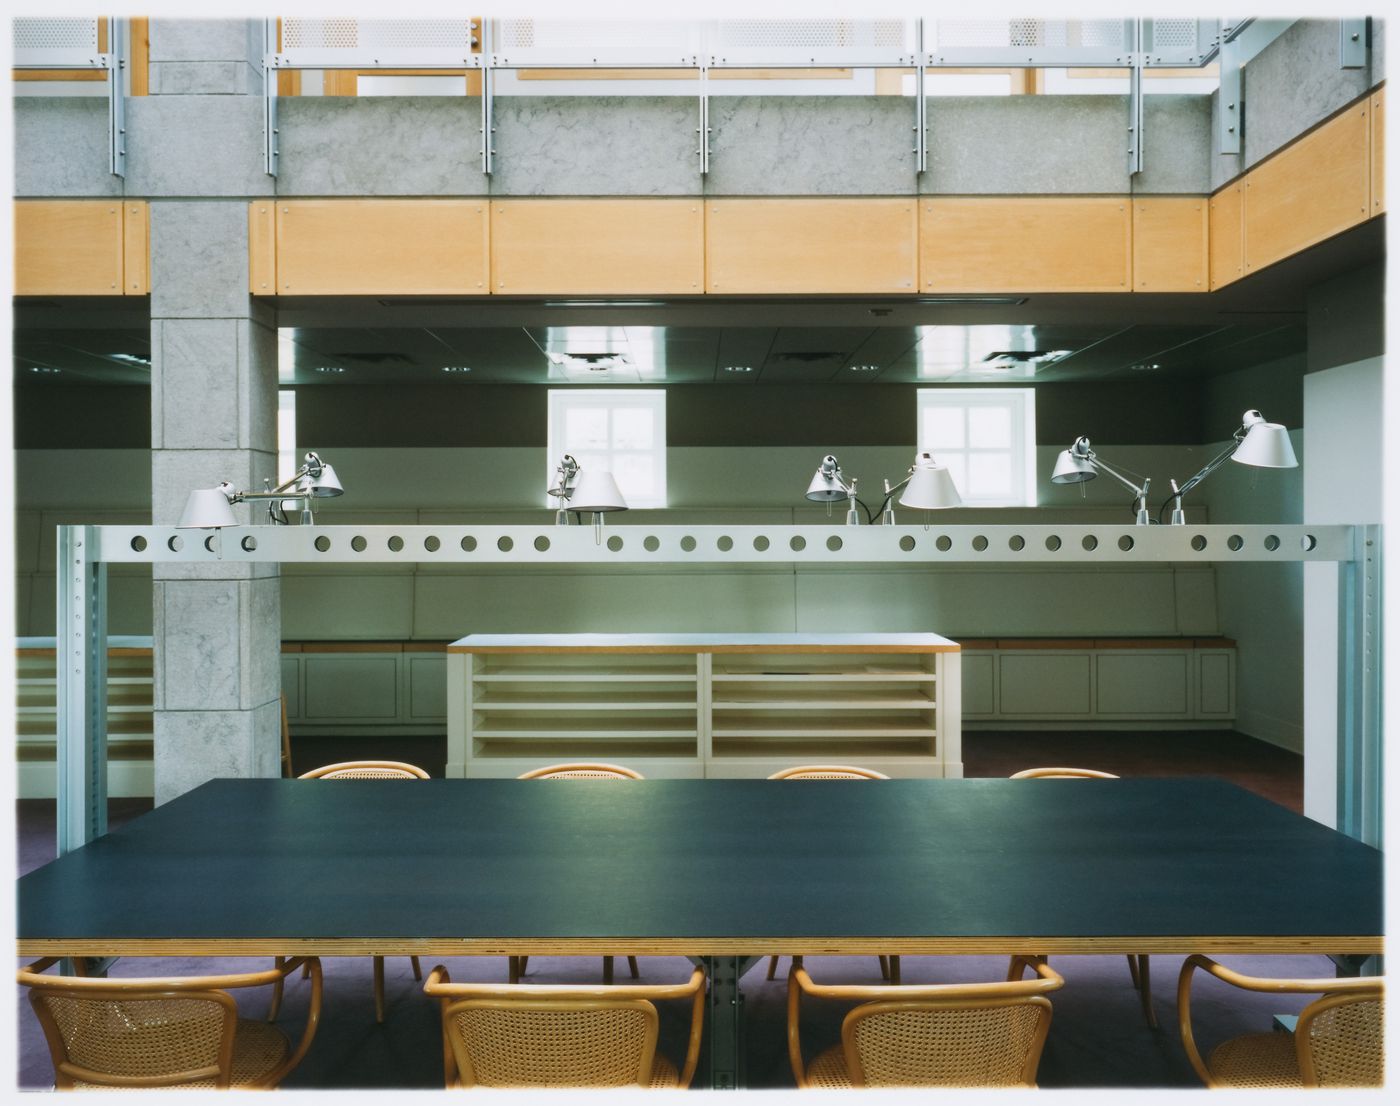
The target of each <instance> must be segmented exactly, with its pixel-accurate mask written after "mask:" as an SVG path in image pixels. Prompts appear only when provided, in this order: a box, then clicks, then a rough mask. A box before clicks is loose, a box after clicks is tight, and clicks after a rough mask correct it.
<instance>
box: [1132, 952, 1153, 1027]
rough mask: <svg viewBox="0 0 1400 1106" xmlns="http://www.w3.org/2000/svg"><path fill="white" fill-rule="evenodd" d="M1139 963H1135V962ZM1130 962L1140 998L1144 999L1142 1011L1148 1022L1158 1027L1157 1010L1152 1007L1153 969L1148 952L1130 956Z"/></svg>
mask: <svg viewBox="0 0 1400 1106" xmlns="http://www.w3.org/2000/svg"><path fill="white" fill-rule="evenodd" d="M1134 961H1136V962H1137V963H1136V964H1134V963H1133V962H1134ZM1128 964H1129V966H1130V967H1132V969H1133V983H1134V984H1136V986H1137V989H1138V998H1140V999H1141V1000H1142V1013H1143V1016H1144V1017H1145V1018H1146V1019H1147V1024H1148V1025H1149V1026H1150V1027H1151V1028H1153V1029H1156V1028H1157V1011H1155V1010H1154V1009H1152V974H1151V972H1152V969H1151V968H1150V967H1149V966H1148V964H1149V961H1148V959H1147V954H1146V953H1143V954H1141V955H1139V956H1135V957H1134V956H1130V957H1128Z"/></svg>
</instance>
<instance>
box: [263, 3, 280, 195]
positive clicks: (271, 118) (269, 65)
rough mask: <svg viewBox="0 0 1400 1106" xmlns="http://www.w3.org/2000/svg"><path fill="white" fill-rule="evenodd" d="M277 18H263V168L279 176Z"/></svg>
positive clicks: (273, 175) (271, 174)
mask: <svg viewBox="0 0 1400 1106" xmlns="http://www.w3.org/2000/svg"><path fill="white" fill-rule="evenodd" d="M277 45H278V43H277V20H276V18H272V19H265V20H263V65H262V70H263V169H264V170H265V171H266V172H267V175H268V176H269V177H275V176H277V159H278V157H279V156H280V154H281V151H280V150H279V149H278V141H277V138H278V131H277V73H278V70H277Z"/></svg>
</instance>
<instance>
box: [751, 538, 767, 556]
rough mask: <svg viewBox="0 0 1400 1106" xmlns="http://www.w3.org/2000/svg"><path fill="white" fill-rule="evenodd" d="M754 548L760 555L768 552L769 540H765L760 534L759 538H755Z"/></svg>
mask: <svg viewBox="0 0 1400 1106" xmlns="http://www.w3.org/2000/svg"><path fill="white" fill-rule="evenodd" d="M753 547H754V548H755V549H757V550H758V551H759V552H760V553H766V552H768V539H767V538H765V537H764V536H763V535H762V534H759V535H758V537H756V538H754V540H753Z"/></svg>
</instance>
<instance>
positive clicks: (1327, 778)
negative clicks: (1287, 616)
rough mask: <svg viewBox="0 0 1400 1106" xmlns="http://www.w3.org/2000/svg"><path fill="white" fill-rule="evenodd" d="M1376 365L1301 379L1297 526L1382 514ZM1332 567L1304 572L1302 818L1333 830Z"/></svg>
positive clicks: (1375, 519)
mask: <svg viewBox="0 0 1400 1106" xmlns="http://www.w3.org/2000/svg"><path fill="white" fill-rule="evenodd" d="M1383 368H1384V362H1383V360H1382V358H1379V357H1370V358H1366V359H1365V360H1362V361H1355V362H1352V363H1351V364H1347V365H1339V366H1337V367H1336V368H1331V369H1326V370H1323V371H1321V372H1315V373H1309V374H1308V375H1307V376H1306V377H1304V378H1303V405H1304V411H1305V422H1304V434H1303V445H1304V448H1305V450H1306V451H1307V456H1308V458H1309V464H1308V467H1307V469H1306V470H1305V472H1304V475H1303V518H1304V521H1306V522H1316V523H1355V524H1365V523H1379V522H1380V521H1381V515H1382V511H1383V498H1382V493H1383V488H1382V473H1383V472H1384V467H1383V460H1384V458H1383V456H1382V453H1383V442H1384V440H1385V434H1384V422H1383V419H1382V399H1383V397H1382V390H1383V389H1382V375H1383ZM1337 573H1338V566H1336V565H1331V564H1310V565H1306V566H1304V572H1303V621H1304V630H1305V633H1304V636H1303V643H1304V653H1303V658H1304V659H1303V663H1304V668H1305V670H1306V672H1307V679H1306V681H1305V683H1304V686H1303V719H1304V727H1305V729H1304V732H1305V734H1306V741H1305V745H1304V753H1303V813H1305V814H1306V815H1307V816H1308V817H1310V818H1314V819H1316V820H1317V821H1319V822H1322V823H1324V824H1325V825H1329V826H1335V825H1336V812H1337V750H1338V732H1337V730H1338V727H1337V708H1338V701H1337V657H1338V656H1339V655H1340V654H1339V651H1338V645H1339V643H1338V634H1337V590H1336V579H1337Z"/></svg>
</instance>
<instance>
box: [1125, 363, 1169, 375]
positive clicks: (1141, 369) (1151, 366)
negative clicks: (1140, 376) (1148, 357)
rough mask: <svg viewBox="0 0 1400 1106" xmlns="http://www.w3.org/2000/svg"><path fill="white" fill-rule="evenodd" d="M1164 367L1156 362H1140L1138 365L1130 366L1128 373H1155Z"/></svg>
mask: <svg viewBox="0 0 1400 1106" xmlns="http://www.w3.org/2000/svg"><path fill="white" fill-rule="evenodd" d="M1161 367H1162V366H1161V365H1159V364H1158V363H1157V362H1156V361H1140V362H1138V363H1137V364H1136V365H1129V366H1128V371H1129V372H1135V373H1155V372H1156V371H1157V370H1158V369H1160V368H1161Z"/></svg>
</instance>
